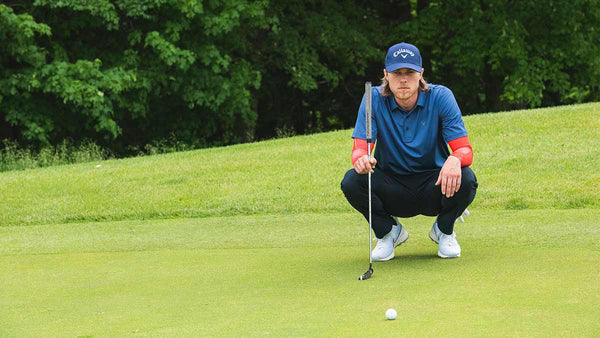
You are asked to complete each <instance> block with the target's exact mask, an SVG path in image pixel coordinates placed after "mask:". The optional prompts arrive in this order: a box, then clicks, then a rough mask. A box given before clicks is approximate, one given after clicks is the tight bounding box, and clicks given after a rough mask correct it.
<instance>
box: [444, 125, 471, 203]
mask: <svg viewBox="0 0 600 338" xmlns="http://www.w3.org/2000/svg"><path fill="white" fill-rule="evenodd" d="M448 145H450V149H452V154H451V155H450V156H448V158H447V159H446V162H445V163H444V166H443V167H442V170H440V175H439V176H438V179H437V182H435V185H440V184H441V185H442V187H441V189H442V195H446V197H448V198H450V197H452V196H454V193H455V192H457V191H458V190H459V189H460V183H461V176H462V171H461V167H466V166H469V165H471V163H473V148H472V147H471V144H470V143H469V137H468V136H463V137H459V138H457V139H454V140H451V141H449V142H448Z"/></svg>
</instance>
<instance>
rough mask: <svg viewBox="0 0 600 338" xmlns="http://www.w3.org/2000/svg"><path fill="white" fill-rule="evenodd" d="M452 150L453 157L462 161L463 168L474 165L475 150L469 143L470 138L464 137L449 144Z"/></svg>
mask: <svg viewBox="0 0 600 338" xmlns="http://www.w3.org/2000/svg"><path fill="white" fill-rule="evenodd" d="M448 145H449V146H450V149H452V154H451V156H454V157H457V158H458V159H459V160H460V166H461V167H467V166H470V165H471V164H472V163H473V148H472V147H471V144H470V143H469V137H468V136H463V137H459V138H457V139H454V140H452V141H449V142H448Z"/></svg>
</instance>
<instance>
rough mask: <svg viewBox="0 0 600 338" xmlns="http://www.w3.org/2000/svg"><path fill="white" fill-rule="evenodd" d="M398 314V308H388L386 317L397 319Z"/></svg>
mask: <svg viewBox="0 0 600 338" xmlns="http://www.w3.org/2000/svg"><path fill="white" fill-rule="evenodd" d="M397 315H398V314H397V313H396V310H394V309H388V310H387V311H386V312H385V318H387V319H388V320H394V319H396V316H397Z"/></svg>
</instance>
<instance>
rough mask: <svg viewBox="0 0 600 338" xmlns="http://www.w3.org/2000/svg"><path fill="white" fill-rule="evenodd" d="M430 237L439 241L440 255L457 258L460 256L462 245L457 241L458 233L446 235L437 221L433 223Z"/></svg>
mask: <svg viewBox="0 0 600 338" xmlns="http://www.w3.org/2000/svg"><path fill="white" fill-rule="evenodd" d="M429 238H431V240H432V241H434V242H436V243H438V256H440V257H442V258H457V257H460V245H459V244H458V242H457V241H456V233H454V232H452V234H451V235H446V234H445V233H443V232H441V231H440V228H438V225H437V222H435V223H433V226H432V227H431V231H430V232H429Z"/></svg>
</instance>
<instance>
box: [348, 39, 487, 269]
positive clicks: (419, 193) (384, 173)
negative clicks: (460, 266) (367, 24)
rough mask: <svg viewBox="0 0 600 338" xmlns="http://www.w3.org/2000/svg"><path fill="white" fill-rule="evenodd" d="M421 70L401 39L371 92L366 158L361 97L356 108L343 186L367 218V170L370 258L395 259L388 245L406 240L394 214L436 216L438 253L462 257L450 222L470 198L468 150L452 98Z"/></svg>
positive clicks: (412, 51) (472, 179)
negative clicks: (373, 238) (372, 151)
mask: <svg viewBox="0 0 600 338" xmlns="http://www.w3.org/2000/svg"><path fill="white" fill-rule="evenodd" d="M423 72H424V69H423V67H422V61H421V54H420V52H419V50H418V49H417V47H415V46H414V45H411V44H408V43H404V42H403V43H399V44H396V45H394V46H392V47H390V48H389V50H388V52H387V56H386V58H385V69H384V70H383V78H382V84H381V86H379V87H374V88H373V89H372V137H373V138H372V139H373V142H375V154H374V157H371V158H370V160H369V156H368V155H367V143H366V130H365V124H366V123H365V98H364V97H363V100H362V103H361V105H360V108H359V110H358V118H357V120H356V126H355V128H354V133H353V134H352V137H353V139H354V148H353V150H352V164H353V166H354V169H351V170H349V171H348V172H347V173H346V175H345V176H344V179H343V180H342V183H341V188H342V191H343V192H344V195H345V196H346V199H347V200H348V202H350V204H351V205H352V206H353V207H354V208H355V209H356V210H358V211H359V212H361V213H362V214H363V216H364V217H365V218H366V219H367V220H368V219H369V214H368V213H369V205H368V181H367V176H368V175H365V174H367V173H368V172H371V173H372V182H371V185H372V227H373V231H374V232H375V236H376V237H377V238H378V241H377V245H376V246H375V249H373V252H372V258H373V260H374V261H387V260H390V259H392V258H394V248H395V247H396V246H398V245H400V244H402V243H403V242H405V241H406V240H407V239H408V232H407V231H406V229H404V227H403V226H402V225H401V224H400V223H399V222H398V219H397V217H413V216H416V215H426V216H437V218H436V221H435V222H434V224H433V226H432V228H431V231H430V233H429V237H430V238H431V239H432V240H433V241H434V242H436V243H438V256H440V257H442V258H455V257H460V253H461V248H460V245H459V244H458V242H457V240H456V234H455V233H454V223H455V221H456V219H457V218H458V217H459V216H461V215H462V213H463V212H464V210H465V209H466V208H467V206H468V205H469V204H471V202H472V201H473V199H474V198H475V191H476V190H477V179H476V177H475V174H474V173H473V171H472V170H471V169H470V168H469V165H470V164H471V162H472V160H473V150H472V148H471V145H470V144H469V138H468V136H467V130H466V128H465V125H464V123H463V120H462V116H461V112H460V109H459V108H458V104H457V103H456V100H455V98H454V95H453V94H452V92H451V91H450V89H448V88H446V87H444V86H441V85H433V84H431V85H430V84H427V83H426V82H425V80H424V79H423ZM448 145H449V146H450V148H451V149H452V153H450V151H448ZM371 149H373V148H371Z"/></svg>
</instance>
